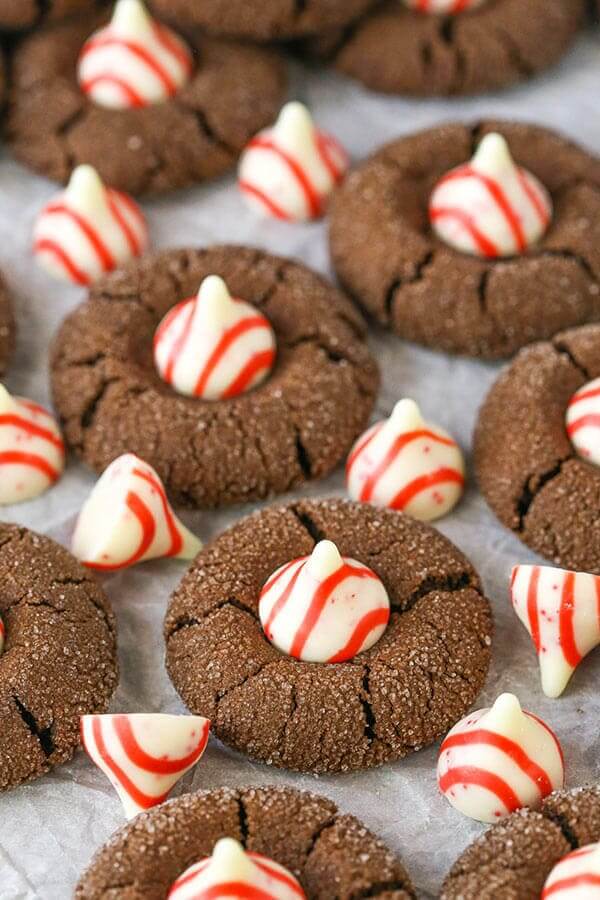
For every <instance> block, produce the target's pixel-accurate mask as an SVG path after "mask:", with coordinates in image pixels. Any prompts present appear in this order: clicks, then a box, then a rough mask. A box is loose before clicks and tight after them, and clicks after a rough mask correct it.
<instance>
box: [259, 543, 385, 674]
mask: <svg viewBox="0 0 600 900" xmlns="http://www.w3.org/2000/svg"><path fill="white" fill-rule="evenodd" d="M258 614H259V617H260V621H261V624H262V627H263V630H264V632H265V634H266V636H267V638H268V639H269V640H270V641H271V643H272V644H274V645H275V646H276V647H277V649H278V650H281V651H282V652H283V653H287V654H288V656H293V657H295V658H296V659H301V660H305V661H306V662H321V663H325V662H326V663H338V662H344V661H345V660H348V659H353V658H354V657H355V656H356V655H357V654H359V653H362V652H363V651H364V650H368V649H369V647H372V646H373V644H375V643H376V642H377V641H378V640H379V638H380V637H381V635H382V634H383V632H384V631H385V629H386V627H387V624H388V621H389V618H390V601H389V597H388V594H387V591H386V589H385V588H384V586H383V584H382V582H381V581H380V579H379V578H378V577H377V575H376V574H375V573H374V572H373V571H372V570H371V569H368V568H367V567H366V566H363V565H362V563H359V562H357V561H356V560H355V559H348V558H346V557H342V556H340V553H339V551H338V549H337V547H336V546H335V544H334V543H332V542H331V541H320V542H319V543H318V544H317V545H316V546H315V548H314V550H313V552H312V555H311V556H307V557H303V558H302V559H295V560H293V561H292V562H290V563H287V564H286V565H284V566H281V568H279V569H277V571H276V572H275V573H274V574H273V575H272V576H271V577H270V578H269V580H268V581H267V583H266V584H265V586H264V588H263V589H262V592H261V595H260V601H259V605H258Z"/></svg>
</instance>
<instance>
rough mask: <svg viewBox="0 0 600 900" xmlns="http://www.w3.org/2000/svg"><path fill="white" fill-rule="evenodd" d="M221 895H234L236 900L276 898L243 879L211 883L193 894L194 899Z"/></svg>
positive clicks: (219, 896) (215, 899)
mask: <svg viewBox="0 0 600 900" xmlns="http://www.w3.org/2000/svg"><path fill="white" fill-rule="evenodd" d="M221 897H236V898H238V900H276V898H275V897H274V896H273V895H272V894H269V893H267V892H266V891H261V890H260V889H259V888H255V887H252V885H250V884H246V883H245V882H243V881H226V882H222V883H221V884H213V885H211V887H207V888H205V889H204V890H203V891H198V892H197V893H195V894H194V900H219V898H221Z"/></svg>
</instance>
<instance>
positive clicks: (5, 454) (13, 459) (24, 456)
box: [0, 450, 60, 481]
mask: <svg viewBox="0 0 600 900" xmlns="http://www.w3.org/2000/svg"><path fill="white" fill-rule="evenodd" d="M9 465H18V466H30V468H32V469H37V470H38V472H41V473H42V474H43V475H45V476H46V477H47V478H48V480H49V481H57V480H58V478H59V476H60V472H58V471H57V469H55V468H54V466H53V465H51V464H50V463H49V462H48V461H47V460H46V459H44V458H43V456H38V455H37V454H36V453H24V452H23V451H22V450H4V451H0V466H9Z"/></svg>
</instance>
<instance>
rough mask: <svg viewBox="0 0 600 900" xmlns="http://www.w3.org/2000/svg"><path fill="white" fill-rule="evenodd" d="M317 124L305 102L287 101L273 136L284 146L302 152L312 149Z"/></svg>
mask: <svg viewBox="0 0 600 900" xmlns="http://www.w3.org/2000/svg"><path fill="white" fill-rule="evenodd" d="M315 131H316V129H315V124H314V122H313V119H312V116H311V114H310V112H309V111H308V109H307V108H306V106H304V104H303V103H298V102H297V101H292V102H290V103H286V104H285V106H284V107H283V108H282V110H281V112H280V113H279V117H278V119H277V121H276V123H275V125H274V128H273V136H274V137H275V138H276V139H277V140H278V141H279V142H280V143H281V146H282V147H288V148H289V149H290V150H292V151H293V150H299V151H300V152H302V151H304V152H306V150H309V151H310V149H311V147H312V144H313V142H314V139H315Z"/></svg>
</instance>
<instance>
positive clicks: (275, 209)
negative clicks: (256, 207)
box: [238, 179, 291, 222]
mask: <svg viewBox="0 0 600 900" xmlns="http://www.w3.org/2000/svg"><path fill="white" fill-rule="evenodd" d="M238 184H239V186H240V189H241V190H242V191H243V192H244V193H245V194H249V195H250V196H252V197H255V198H256V199H257V200H259V201H260V202H261V203H262V204H263V205H264V206H265V207H266V209H267V210H268V212H270V213H271V215H272V216H273V217H274V218H275V219H280V220H281V221H282V222H289V221H290V219H291V216H289V215H288V214H287V213H286V211H285V210H284V209H283V207H281V206H279V205H278V204H277V203H276V202H275V201H274V200H272V199H271V197H269V196H268V194H266V193H265V192H264V191H262V190H261V189H260V188H259V187H257V186H256V185H254V184H250V182H249V181H244V180H243V179H240V181H239V182H238Z"/></svg>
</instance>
